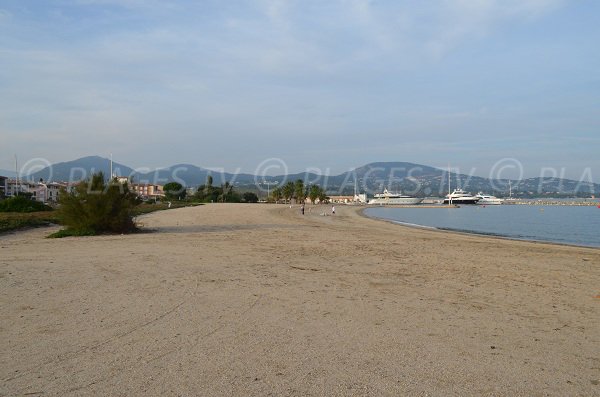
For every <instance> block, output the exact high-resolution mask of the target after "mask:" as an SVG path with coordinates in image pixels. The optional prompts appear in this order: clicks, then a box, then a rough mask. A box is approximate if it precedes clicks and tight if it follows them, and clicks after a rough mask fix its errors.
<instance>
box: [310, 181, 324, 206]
mask: <svg viewBox="0 0 600 397" xmlns="http://www.w3.org/2000/svg"><path fill="white" fill-rule="evenodd" d="M322 192H323V189H321V187H320V186H318V185H312V186H311V187H310V190H309V191H308V198H309V199H310V202H311V203H313V204H314V203H315V201H317V199H318V198H319V196H320V195H321V193H322Z"/></svg>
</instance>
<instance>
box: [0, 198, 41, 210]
mask: <svg viewBox="0 0 600 397" xmlns="http://www.w3.org/2000/svg"><path fill="white" fill-rule="evenodd" d="M51 210H52V208H50V207H48V206H47V205H45V204H44V203H41V202H39V201H35V200H31V199H29V198H27V197H25V196H15V197H11V198H9V199H6V200H2V201H0V212H38V211H51Z"/></svg>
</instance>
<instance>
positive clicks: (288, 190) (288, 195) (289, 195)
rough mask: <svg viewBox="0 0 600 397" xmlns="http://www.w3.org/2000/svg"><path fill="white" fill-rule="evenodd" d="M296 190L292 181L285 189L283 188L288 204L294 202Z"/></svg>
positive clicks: (284, 186)
mask: <svg viewBox="0 0 600 397" xmlns="http://www.w3.org/2000/svg"><path fill="white" fill-rule="evenodd" d="M294 190H295V185H294V182H292V181H289V182H288V183H286V184H285V185H283V188H281V193H282V194H283V198H284V199H285V200H286V202H287V201H288V200H289V202H290V203H291V202H292V197H294Z"/></svg>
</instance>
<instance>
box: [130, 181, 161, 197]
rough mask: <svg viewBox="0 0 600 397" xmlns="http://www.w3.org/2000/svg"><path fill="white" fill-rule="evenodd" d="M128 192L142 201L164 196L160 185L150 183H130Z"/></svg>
mask: <svg viewBox="0 0 600 397" xmlns="http://www.w3.org/2000/svg"><path fill="white" fill-rule="evenodd" d="M129 190H130V191H132V192H134V193H135V194H137V195H138V196H139V197H141V198H142V199H143V200H150V199H160V198H162V197H164V196H165V193H164V191H163V187H162V185H154V184H150V183H132V184H130V185H129Z"/></svg>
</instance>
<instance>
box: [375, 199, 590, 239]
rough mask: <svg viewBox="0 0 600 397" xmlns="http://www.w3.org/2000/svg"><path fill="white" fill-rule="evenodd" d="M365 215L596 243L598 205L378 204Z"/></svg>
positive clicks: (520, 236) (435, 226)
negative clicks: (435, 206) (394, 205)
mask: <svg viewBox="0 0 600 397" xmlns="http://www.w3.org/2000/svg"><path fill="white" fill-rule="evenodd" d="M365 215H367V216H370V217H373V218H380V219H385V220H388V221H392V222H396V223H399V224H403V225H408V226H415V227H424V228H433V229H440V230H451V231H458V232H466V233H475V234H483V235H487V236H498V237H505V238H511V239H516V240H531V241H547V242H553V243H560V244H571V245H579V246H584V247H600V208H598V207H596V206H567V205H546V206H543V205H486V206H483V205H461V206H460V207H459V208H449V207H444V206H440V208H432V207H419V206H415V207H402V208H398V207H384V206H381V207H370V208H367V209H365Z"/></svg>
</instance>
